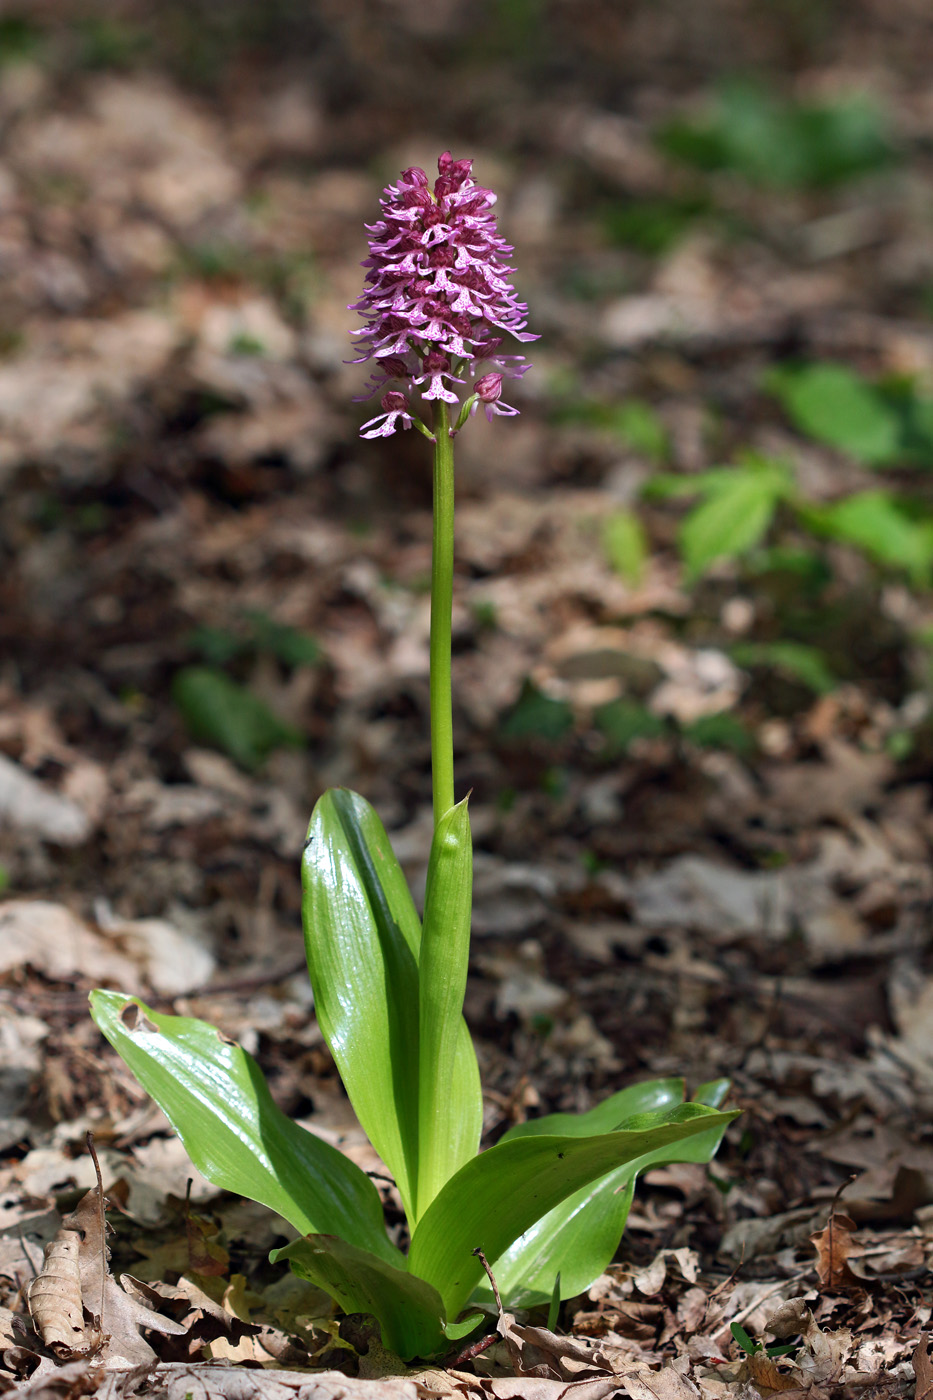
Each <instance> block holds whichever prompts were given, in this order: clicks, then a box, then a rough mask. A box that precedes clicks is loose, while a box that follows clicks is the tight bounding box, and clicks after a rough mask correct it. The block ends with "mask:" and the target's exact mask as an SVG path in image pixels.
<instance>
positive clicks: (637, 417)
mask: <svg viewBox="0 0 933 1400" xmlns="http://www.w3.org/2000/svg"><path fill="white" fill-rule="evenodd" d="M611 422H612V427H613V429H614V430H615V431H616V432H617V433H618V434H619V437H621V438H622V439H623V440H624V441H625V442H627V443H628V445H629V447H632V448H634V450H635V451H636V452H641V453H642V454H643V455H644V456H645V457H650V458H651V460H652V461H653V462H663V461H664V460H665V459H666V458H667V457H668V456H669V455H670V450H671V442H670V438H669V437H668V434H667V429H666V428H665V426H664V424H663V423H662V421H661V419H660V418H659V417H658V415H657V413H656V412H655V411H654V409H653V408H652V407H651V405H650V403H645V402H644V401H643V400H642V399H626V400H625V401H624V402H623V403H620V404H619V405H618V406H617V407H616V408H615V409H614V410H613V414H612V420H611Z"/></svg>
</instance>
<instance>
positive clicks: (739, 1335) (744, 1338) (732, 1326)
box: [729, 1322, 762, 1356]
mask: <svg viewBox="0 0 933 1400" xmlns="http://www.w3.org/2000/svg"><path fill="white" fill-rule="evenodd" d="M729 1331H730V1332H731V1333H732V1336H733V1338H734V1339H735V1341H736V1342H738V1344H739V1346H740V1347H741V1348H742V1350H743V1351H744V1352H745V1353H746V1354H747V1355H748V1356H754V1355H755V1353H756V1352H759V1351H761V1350H762V1346H761V1343H760V1342H753V1341H752V1339H751V1337H750V1336H749V1335H748V1333H747V1332H746V1330H745V1328H744V1327H743V1326H742V1324H741V1322H730V1323H729Z"/></svg>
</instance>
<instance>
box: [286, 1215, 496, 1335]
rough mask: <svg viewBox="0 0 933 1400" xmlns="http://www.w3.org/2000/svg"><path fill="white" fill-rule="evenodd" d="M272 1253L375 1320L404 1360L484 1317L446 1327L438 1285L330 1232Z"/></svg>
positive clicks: (463, 1332)
mask: <svg viewBox="0 0 933 1400" xmlns="http://www.w3.org/2000/svg"><path fill="white" fill-rule="evenodd" d="M270 1257H271V1259H272V1260H273V1262H278V1261H279V1260H280V1259H287V1260H288V1262H289V1264H290V1265H291V1267H292V1270H293V1271H294V1272H295V1273H296V1274H298V1275H299V1277H301V1278H305V1279H308V1281H309V1282H310V1283H313V1284H316V1285H317V1287H318V1288H323V1289H324V1291H325V1292H326V1293H329V1294H330V1296H331V1297H332V1298H336V1300H337V1302H338V1303H339V1304H340V1306H341V1307H342V1308H343V1310H344V1312H348V1313H354V1312H362V1313H369V1314H370V1315H371V1316H373V1317H375V1318H378V1320H379V1323H380V1326H381V1328H382V1343H383V1346H385V1347H388V1348H389V1349H390V1350H391V1351H394V1352H395V1353H396V1354H397V1355H398V1356H400V1357H402V1359H403V1360H405V1361H408V1360H410V1359H411V1358H412V1357H414V1356H421V1357H425V1358H430V1357H432V1356H434V1355H436V1354H437V1353H438V1352H440V1351H446V1350H447V1347H448V1345H449V1343H450V1342H451V1341H456V1340H458V1339H459V1338H460V1337H463V1336H466V1335H467V1333H469V1332H472V1331H473V1329H474V1328H475V1327H476V1324H477V1322H479V1321H481V1319H482V1314H481V1313H473V1314H472V1315H471V1316H470V1317H468V1318H467V1319H466V1320H465V1321H464V1322H462V1323H453V1324H452V1325H449V1326H448V1325H447V1324H446V1318H445V1313H444V1304H443V1301H442V1299H441V1296H440V1294H439V1293H438V1291H437V1289H436V1288H432V1287H431V1285H430V1284H429V1283H425V1281H424V1280H423V1279H420V1278H416V1277H415V1275H414V1274H410V1273H408V1272H407V1271H406V1270H405V1268H404V1267H401V1266H400V1267H393V1265H392V1264H390V1263H387V1262H386V1261H385V1260H383V1259H379V1258H377V1257H376V1256H375V1255H374V1254H370V1253H368V1252H367V1251H365V1250H362V1249H357V1248H354V1246H353V1245H349V1244H347V1243H346V1241H345V1240H342V1239H339V1238H337V1237H336V1236H334V1235H322V1234H316V1235H310V1236H309V1237H308V1238H307V1239H303V1240H295V1241H294V1242H293V1243H292V1244H289V1245H285V1246H284V1248H282V1249H276V1250H274V1251H273V1253H272V1255H271V1256H270Z"/></svg>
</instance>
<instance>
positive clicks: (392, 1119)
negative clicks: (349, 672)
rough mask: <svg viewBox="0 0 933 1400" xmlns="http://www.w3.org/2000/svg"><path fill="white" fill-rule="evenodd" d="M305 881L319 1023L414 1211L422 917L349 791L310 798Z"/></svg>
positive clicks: (380, 832) (378, 829)
mask: <svg viewBox="0 0 933 1400" xmlns="http://www.w3.org/2000/svg"><path fill="white" fill-rule="evenodd" d="M302 886H303V891H304V897H303V901H302V921H303V924H304V933H305V951H306V953H307V957H308V970H309V972H310V975H311V985H312V987H313V988H314V1003H315V1010H316V1013H317V1018H318V1024H319V1025H320V1027H321V1030H322V1032H323V1034H324V1038H325V1040H326V1041H327V1044H328V1045H329V1046H330V1049H331V1053H332V1054H333V1057H334V1060H335V1061H336V1064H337V1068H338V1070H339V1071H340V1077H341V1079H342V1080H343V1084H344V1087H345V1089H346V1091H347V1094H348V1095H349V1097H350V1102H351V1103H352V1104H353V1107H354V1109H355V1110H356V1115H357V1117H358V1118H359V1120H360V1123H361V1124H362V1126H363V1128H364V1130H365V1131H366V1133H367V1135H368V1136H369V1139H370V1141H371V1142H372V1144H373V1146H374V1147H375V1149H376V1151H377V1152H378V1153H379V1155H380V1156H381V1157H382V1159H383V1161H384V1162H385V1163H386V1165H387V1166H388V1168H389V1170H390V1171H391V1172H392V1174H393V1175H394V1177H395V1180H396V1182H397V1184H398V1188H399V1191H400V1192H401V1196H402V1201H403V1202H404V1205H405V1210H406V1212H407V1213H408V1214H409V1215H411V1213H412V1212H413V1209H414V1205H415V1194H416V1187H417V1163H418V1035H419V1028H418V1015H419V1013H418V1003H419V992H418V956H419V946H420V941H421V925H420V922H419V920H418V915H417V912H416V910H415V906H414V904H413V902H412V898H411V895H410V893H409V891H408V886H407V884H406V882H405V877H404V875H403V873H402V870H401V867H400V866H399V863H398V861H397V860H396V858H395V854H394V852H393V850H392V847H391V846H390V844H389V838H388V837H387V836H386V833H385V829H384V828H383V825H382V823H381V822H380V820H379V818H378V817H377V816H376V813H375V812H374V811H373V809H372V807H370V805H369V803H368V802H365V801H364V799H363V798H362V797H359V796H358V795H357V794H356V793H352V792H348V791H347V790H346V789H344V788H336V789H332V790H331V791H329V792H326V793H325V794H324V796H323V797H322V798H321V799H320V801H319V802H318V804H317V806H316V807H315V809H314V813H313V815H312V817H311V825H310V827H309V829H308V840H307V844H306V846H305V853H304V857H303V860H302ZM341 1233H342V1232H341Z"/></svg>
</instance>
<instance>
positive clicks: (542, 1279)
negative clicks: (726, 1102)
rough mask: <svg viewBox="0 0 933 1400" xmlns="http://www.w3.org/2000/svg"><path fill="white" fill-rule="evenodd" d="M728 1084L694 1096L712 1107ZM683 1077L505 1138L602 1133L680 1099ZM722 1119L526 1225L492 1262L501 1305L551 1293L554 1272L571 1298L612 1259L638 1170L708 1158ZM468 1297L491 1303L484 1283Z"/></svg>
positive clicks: (535, 1123) (554, 1116)
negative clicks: (657, 1164)
mask: <svg viewBox="0 0 933 1400" xmlns="http://www.w3.org/2000/svg"><path fill="white" fill-rule="evenodd" d="M727 1090H728V1081H727V1080H719V1081H717V1082H716V1083H714V1084H709V1085H705V1086H703V1088H702V1089H700V1090H698V1091H697V1101H698V1102H701V1103H705V1104H708V1105H710V1106H711V1107H718V1106H719V1104H720V1103H721V1102H722V1100H723V1098H724V1097H725V1094H726V1092H727ZM683 1095H684V1083H683V1080H682V1079H655V1080H649V1081H648V1082H647V1083H644V1084H633V1085H631V1086H630V1087H629V1088H627V1089H623V1090H621V1091H620V1092H619V1093H618V1094H613V1095H612V1096H611V1097H610V1098H608V1099H605V1100H604V1101H603V1102H602V1103H600V1104H597V1105H596V1107H595V1108H592V1109H590V1111H589V1112H588V1113H580V1114H573V1113H551V1114H548V1115H547V1116H546V1117H544V1118H536V1119H533V1120H532V1121H531V1122H528V1123H519V1124H516V1126H515V1127H514V1128H511V1129H510V1130H509V1132H508V1133H506V1135H505V1137H504V1138H503V1139H502V1141H503V1142H506V1141H511V1140H513V1139H514V1138H516V1137H527V1136H533V1135H536V1136H540V1135H541V1134H544V1133H549V1132H550V1133H573V1134H578V1135H579V1136H584V1135H588V1134H593V1133H597V1132H600V1131H608V1130H610V1129H611V1128H614V1127H618V1126H619V1125H620V1123H621V1121H622V1120H623V1119H626V1118H628V1117H629V1116H630V1115H632V1114H635V1113H642V1112H645V1111H648V1110H652V1109H654V1110H657V1109H662V1108H666V1107H669V1106H673V1105H676V1104H679V1103H681V1102H682V1100H683ZM724 1130H725V1124H723V1125H722V1126H720V1127H718V1128H714V1129H712V1130H710V1131H708V1132H706V1133H698V1134H697V1135H696V1136H695V1137H690V1138H684V1139H683V1140H682V1141H681V1142H677V1143H674V1144H673V1145H671V1146H666V1147H662V1148H659V1149H658V1150H657V1151H655V1152H649V1153H648V1154H646V1156H645V1157H642V1158H640V1159H639V1160H638V1161H637V1162H634V1163H628V1164H626V1165H625V1166H622V1167H617V1168H616V1169H615V1170H614V1171H612V1172H610V1173H609V1174H608V1176H604V1177H601V1178H600V1180H598V1181H594V1182H590V1183H589V1184H588V1185H587V1186H584V1187H581V1189H580V1190H579V1191H576V1192H574V1194H573V1195H572V1196H568V1197H567V1199H566V1200H564V1201H561V1203H560V1205H558V1206H555V1207H554V1209H553V1210H550V1211H548V1213H547V1215H545V1216H544V1217H543V1218H542V1219H541V1220H539V1221H537V1222H536V1224H534V1225H532V1227H531V1228H530V1229H529V1230H526V1231H525V1233H524V1234H523V1235H521V1236H520V1237H519V1238H518V1239H517V1240H515V1242H514V1243H513V1244H512V1245H511V1246H510V1247H509V1248H508V1249H507V1250H506V1251H505V1253H504V1254H503V1255H501V1256H500V1258H499V1259H498V1260H497V1261H496V1263H495V1265H494V1268H493V1272H494V1273H495V1276H496V1282H497V1283H498V1285H499V1290H500V1293H501V1295H502V1298H503V1300H505V1301H506V1306H507V1307H530V1306H532V1304H535V1303H546V1302H548V1300H549V1299H550V1298H551V1297H552V1296H553V1292H554V1281H555V1279H556V1277H557V1275H558V1274H559V1275H560V1290H559V1291H560V1297H561V1298H572V1297H574V1296H575V1295H576V1294H577V1293H582V1292H583V1290H584V1289H586V1288H588V1287H589V1285H590V1284H591V1283H592V1282H593V1280H594V1279H595V1278H598V1277H599V1275H600V1274H601V1273H602V1272H603V1271H604V1269H605V1268H606V1266H607V1264H609V1263H610V1262H611V1260H612V1257H613V1255H614V1254H615V1252H616V1249H617V1248H618V1245H619V1240H620V1239H621V1237H622V1232H623V1230H624V1229H625V1222H626V1220H627V1218H628V1212H629V1207H630V1205H631V1201H632V1193H633V1191H634V1187H635V1181H636V1178H637V1176H638V1174H639V1172H641V1171H644V1170H645V1168H646V1167H648V1166H651V1165H654V1164H656V1163H657V1162H659V1161H676V1162H708V1161H709V1160H710V1159H711V1158H712V1156H713V1154H714V1153H715V1151H716V1149H717V1147H718V1146H719V1142H720V1140H721V1138H722V1134H723V1131H724ZM474 1297H475V1298H476V1299H477V1300H482V1301H483V1302H488V1301H491V1294H490V1295H489V1298H487V1296H486V1291H485V1290H484V1289H482V1288H480V1289H479V1290H477V1292H476V1294H475V1295H474Z"/></svg>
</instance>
